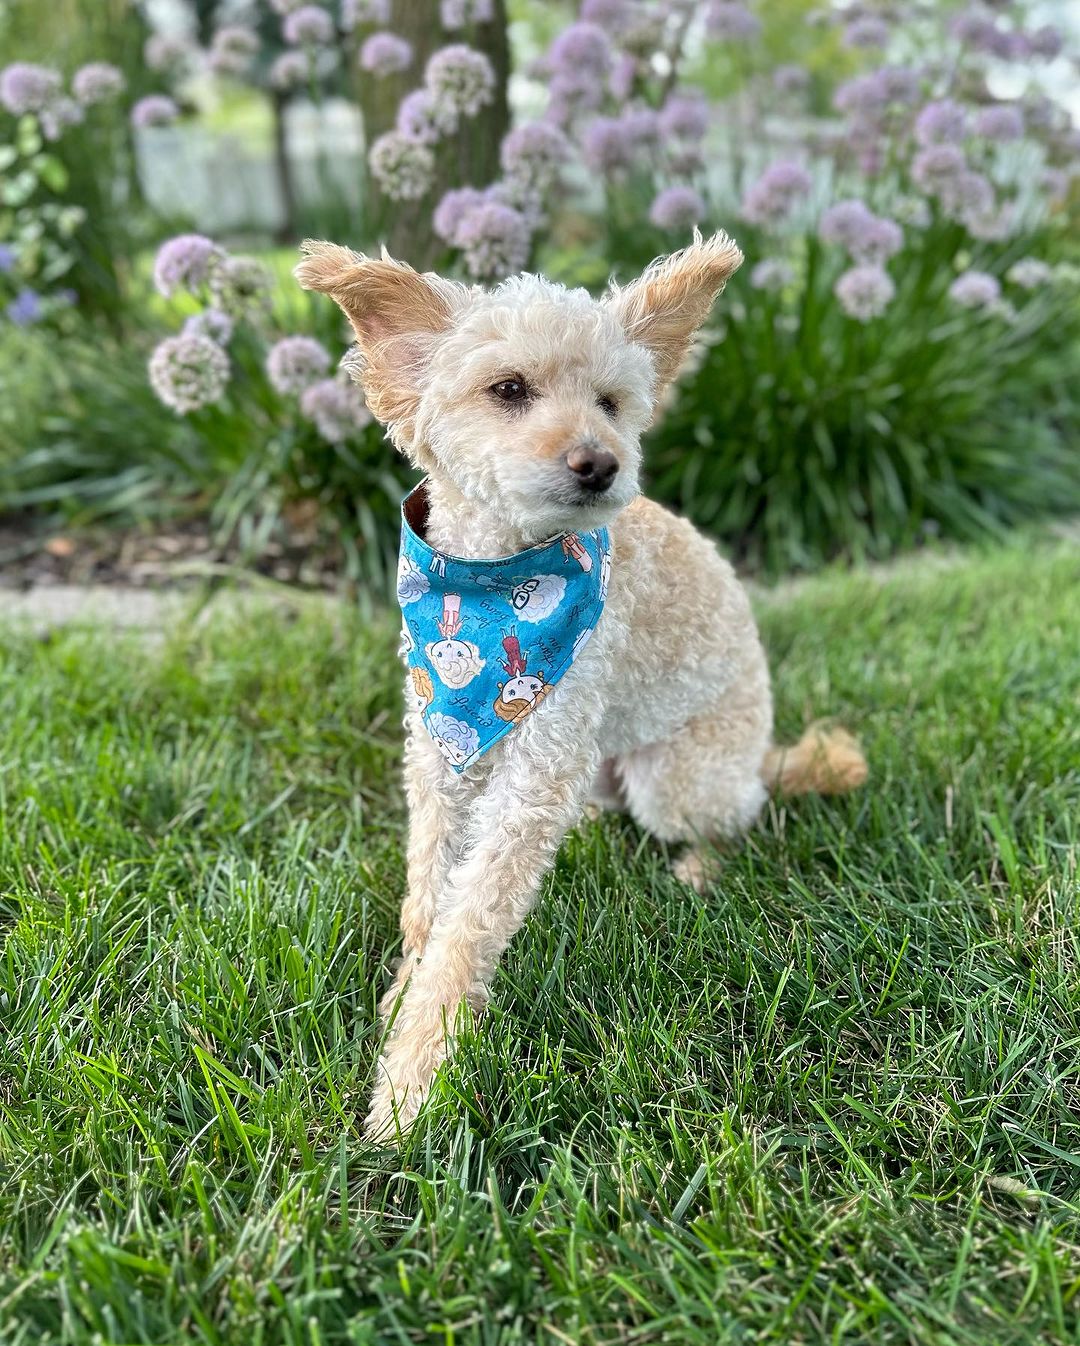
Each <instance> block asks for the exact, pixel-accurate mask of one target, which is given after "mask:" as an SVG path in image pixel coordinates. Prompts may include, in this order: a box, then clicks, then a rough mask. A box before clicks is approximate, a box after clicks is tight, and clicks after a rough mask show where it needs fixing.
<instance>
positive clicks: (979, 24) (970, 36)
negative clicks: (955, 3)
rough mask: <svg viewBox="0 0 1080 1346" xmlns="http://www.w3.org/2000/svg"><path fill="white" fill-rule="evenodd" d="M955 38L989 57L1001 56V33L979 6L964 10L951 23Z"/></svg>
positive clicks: (989, 16)
mask: <svg viewBox="0 0 1080 1346" xmlns="http://www.w3.org/2000/svg"><path fill="white" fill-rule="evenodd" d="M949 31H950V32H951V33H952V35H953V37H955V38H956V40H957V41H958V42H960V43H962V44H963V45H964V46H965V47H970V48H971V49H972V50H973V51H980V52H984V53H986V54H987V55H991V56H994V55H1000V54H1001V33H1000V32H999V30H998V26H997V24H996V23H995V21H994V19H993V18H992V16H991V15H989V14H987V13H986V11H985V10H983V9H980V8H979V7H978V6H975V5H973V6H971V7H970V8H969V9H965V10H962V11H961V12H960V13H959V14H957V15H956V16H955V17H954V18H953V19H952V20H951V22H950V23H949Z"/></svg>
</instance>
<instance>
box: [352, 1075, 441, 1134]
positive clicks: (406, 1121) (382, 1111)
mask: <svg viewBox="0 0 1080 1346" xmlns="http://www.w3.org/2000/svg"><path fill="white" fill-rule="evenodd" d="M426 1092H427V1091H426V1090H424V1089H421V1088H420V1086H419V1085H418V1084H414V1085H413V1086H412V1087H410V1088H405V1089H402V1090H400V1091H399V1090H395V1089H394V1088H393V1086H392V1085H391V1084H390V1081H389V1080H384V1081H383V1082H382V1083H381V1084H380V1085H379V1086H378V1088H377V1089H376V1090H375V1093H374V1095H373V1096H372V1099H371V1107H370V1108H369V1109H368V1114H367V1116H366V1117H365V1118H364V1126H363V1134H364V1139H365V1140H368V1141H371V1142H372V1144H376V1145H392V1144H393V1143H394V1142H395V1141H399V1140H403V1139H404V1138H405V1137H406V1136H407V1135H408V1134H409V1132H410V1131H411V1130H412V1127H413V1123H414V1122H415V1121H416V1118H417V1116H418V1115H419V1112H420V1108H421V1105H422V1104H423V1102H424V1097H425V1095H426Z"/></svg>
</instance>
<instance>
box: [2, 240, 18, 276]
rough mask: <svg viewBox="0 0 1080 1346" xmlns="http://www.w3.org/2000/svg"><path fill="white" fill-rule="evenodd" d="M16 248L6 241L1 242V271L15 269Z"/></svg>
mask: <svg viewBox="0 0 1080 1346" xmlns="http://www.w3.org/2000/svg"><path fill="white" fill-rule="evenodd" d="M14 269H15V249H14V248H11V247H8V245H7V244H6V243H0V272H6V271H14Z"/></svg>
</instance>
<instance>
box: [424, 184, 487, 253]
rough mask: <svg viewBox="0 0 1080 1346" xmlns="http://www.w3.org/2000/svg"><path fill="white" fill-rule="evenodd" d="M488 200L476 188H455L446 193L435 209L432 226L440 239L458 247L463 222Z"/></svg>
mask: <svg viewBox="0 0 1080 1346" xmlns="http://www.w3.org/2000/svg"><path fill="white" fill-rule="evenodd" d="M485 200H486V198H485V196H484V193H483V192H479V191H477V190H476V188H475V187H455V188H454V189H453V190H452V191H449V192H447V193H446V195H445V196H444V197H443V199H442V200H441V201H440V202H439V204H438V205H437V206H436V207H435V214H434V215H433V216H432V221H431V226H432V228H433V229H434V230H435V232H436V234H437V235H438V236H439V238H441V239H443V240H444V241H445V242H447V243H450V244H451V245H452V246H454V247H457V246H458V231H459V230H460V228H461V224H462V221H463V220H464V219H465V216H466V215H468V214H469V213H470V212H471V211H473V210H476V208H477V207H478V206H482V205H483V204H484V201H485Z"/></svg>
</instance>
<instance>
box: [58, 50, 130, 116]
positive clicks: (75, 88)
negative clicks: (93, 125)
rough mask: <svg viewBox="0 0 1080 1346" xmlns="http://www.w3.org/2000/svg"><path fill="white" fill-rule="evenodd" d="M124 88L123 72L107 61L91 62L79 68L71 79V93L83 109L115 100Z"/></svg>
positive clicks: (125, 84) (125, 82) (125, 85)
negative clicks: (111, 99)
mask: <svg viewBox="0 0 1080 1346" xmlns="http://www.w3.org/2000/svg"><path fill="white" fill-rule="evenodd" d="M126 87H127V81H126V80H125V79H124V76H123V72H122V71H120V70H118V69H117V68H116V66H114V65H110V64H109V63H108V61H91V62H90V63H89V64H88V65H83V66H80V67H79V68H78V70H76V71H75V73H74V75H72V77H71V92H72V93H73V94H74V95H75V97H76V99H77V100H78V101H79V102H80V103H81V104H82V105H83V107H91V106H92V105H93V104H94V103H104V102H106V101H107V100H108V99H110V98H116V97H118V96H119V95H120V94H122V93H123V92H124V89H125V88H126Z"/></svg>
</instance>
